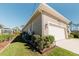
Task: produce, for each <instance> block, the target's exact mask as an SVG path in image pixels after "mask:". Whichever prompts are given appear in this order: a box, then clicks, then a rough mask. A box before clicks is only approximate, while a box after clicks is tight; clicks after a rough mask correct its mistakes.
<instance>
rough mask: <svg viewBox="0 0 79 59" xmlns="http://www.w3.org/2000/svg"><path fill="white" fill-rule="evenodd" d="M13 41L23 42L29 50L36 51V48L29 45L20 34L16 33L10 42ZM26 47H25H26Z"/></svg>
mask: <svg viewBox="0 0 79 59" xmlns="http://www.w3.org/2000/svg"><path fill="white" fill-rule="evenodd" d="M15 42H21V43H25V45H24V46H25V47H26V46H28V49H30V50H31V51H33V52H36V51H37V50H36V49H35V48H34V47H33V46H32V45H31V44H29V43H28V42H25V40H24V39H23V38H22V34H20V35H18V36H17V37H16V38H15V39H14V40H13V42H12V43H15ZM26 49H27V48H26Z"/></svg>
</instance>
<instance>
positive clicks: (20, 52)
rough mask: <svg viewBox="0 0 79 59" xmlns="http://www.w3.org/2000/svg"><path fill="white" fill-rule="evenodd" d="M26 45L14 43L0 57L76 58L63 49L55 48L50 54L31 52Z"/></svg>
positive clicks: (73, 54)
mask: <svg viewBox="0 0 79 59" xmlns="http://www.w3.org/2000/svg"><path fill="white" fill-rule="evenodd" d="M25 44H26V43H22V42H14V43H11V44H10V46H9V47H7V48H6V49H5V50H4V51H3V53H1V54H0V56H40V55H45V56H46V55H47V56H78V54H75V53H72V52H70V51H67V50H65V49H62V48H59V47H55V48H54V49H52V50H51V51H50V52H47V53H44V54H40V53H38V52H33V51H32V50H31V49H30V48H29V46H25Z"/></svg>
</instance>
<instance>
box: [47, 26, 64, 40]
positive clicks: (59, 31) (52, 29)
mask: <svg viewBox="0 0 79 59" xmlns="http://www.w3.org/2000/svg"><path fill="white" fill-rule="evenodd" d="M48 28H49V35H53V36H54V37H55V40H61V39H65V31H64V28H60V27H56V26H51V25H49V26H48Z"/></svg>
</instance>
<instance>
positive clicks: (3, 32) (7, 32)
mask: <svg viewBox="0 0 79 59" xmlns="http://www.w3.org/2000/svg"><path fill="white" fill-rule="evenodd" d="M1 34H12V30H11V29H10V28H2V29H1Z"/></svg>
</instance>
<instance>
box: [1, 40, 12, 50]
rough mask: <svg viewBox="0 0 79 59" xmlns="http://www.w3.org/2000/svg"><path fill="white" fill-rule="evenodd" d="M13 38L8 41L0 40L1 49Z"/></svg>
mask: <svg viewBox="0 0 79 59" xmlns="http://www.w3.org/2000/svg"><path fill="white" fill-rule="evenodd" d="M11 41H12V40H7V41H4V42H0V51H1V50H2V49H3V48H4V47H5V46H7V45H8V43H10V42H11Z"/></svg>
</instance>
